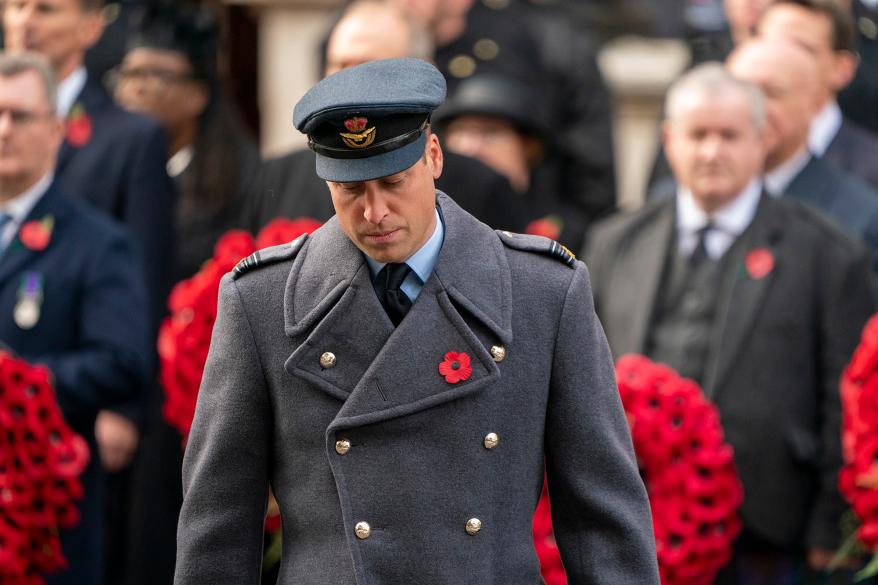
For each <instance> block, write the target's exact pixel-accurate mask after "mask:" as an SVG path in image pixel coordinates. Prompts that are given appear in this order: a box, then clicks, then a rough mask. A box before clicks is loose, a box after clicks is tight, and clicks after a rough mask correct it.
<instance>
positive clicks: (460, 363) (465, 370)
mask: <svg viewBox="0 0 878 585" xmlns="http://www.w3.org/2000/svg"><path fill="white" fill-rule="evenodd" d="M439 373H440V374H441V375H443V376H445V381H446V382H448V383H449V384H457V383H458V382H460V381H461V380H468V379H469V377H470V376H471V375H472V373H473V368H472V366H471V365H470V358H469V355H467V354H465V353H463V352H462V351H461V352H456V351H449V352H448V353H446V354H445V360H444V361H442V362H441V363H440V364H439Z"/></svg>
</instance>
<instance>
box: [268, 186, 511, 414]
mask: <svg viewBox="0 0 878 585" xmlns="http://www.w3.org/2000/svg"><path fill="white" fill-rule="evenodd" d="M438 203H439V205H440V209H441V211H442V215H443V218H444V220H445V241H444V243H443V246H442V251H441V252H440V255H439V259H438V261H437V264H436V267H435V268H434V271H433V274H432V276H431V277H430V278H429V279H428V281H427V283H426V284H425V285H424V288H423V290H422V291H421V293H420V295H419V296H418V298H417V299H416V301H415V303H414V304H413V305H412V308H411V310H410V311H409V314H408V315H407V316H406V318H405V319H403V321H402V322H401V323H400V324H399V326H398V327H396V328H394V327H393V325H392V324H391V323H390V320H389V319H388V317H387V315H386V313H385V312H384V309H383V308H382V307H381V305H380V303H379V302H378V299H377V297H376V295H375V292H374V290H373V288H372V283H371V275H370V273H369V269H368V266H367V265H366V263H365V261H364V259H363V257H362V254H361V253H360V252H359V251H358V250H357V249H356V248H355V247H354V246H353V244H352V243H351V242H350V241H349V240H348V239H347V237H346V236H344V234H343V233H342V232H341V229H340V228H339V227H338V224H337V220H335V219H333V220H330V222H328V223H327V224H326V225H325V226H324V227H323V228H322V229H321V230H319V231H318V232H316V233H315V234H314V237H312V238H311V239H310V240H309V242H308V246H307V248H306V249H305V250H303V252H305V253H304V254H302V253H300V255H299V257H297V259H296V261H295V264H294V267H293V270H292V271H291V277H290V281H289V282H288V283H287V291H286V301H285V316H286V323H285V328H286V332H287V334H288V335H290V336H292V337H297V336H301V337H304V340H303V342H302V343H301V344H299V345H298V347H297V349H296V350H295V351H294V353H293V354H292V355H291V356H290V358H289V359H288V360H287V362H286V364H285V368H286V370H287V371H288V372H289V373H290V374H293V375H295V376H299V377H302V378H304V379H306V380H308V381H309V382H311V383H313V384H314V385H315V386H316V387H318V388H320V389H321V390H323V391H324V392H326V393H327V394H329V395H331V396H333V397H335V398H337V399H338V400H342V401H344V404H343V405H342V406H341V408H340V411H339V412H338V414H337V416H336V418H335V420H334V422H333V423H332V425H331V426H330V430H337V429H340V428H348V427H352V426H358V425H362V424H368V423H372V422H376V421H379V420H385V419H388V418H393V417H396V416H402V415H405V414H409V413H412V412H416V411H418V410H422V409H425V408H430V407H432V406H435V405H438V404H441V403H444V402H447V401H449V400H454V399H457V398H460V397H462V396H465V395H468V394H471V393H473V392H476V391H478V390H479V389H481V388H483V387H484V386H485V385H487V384H489V383H490V382H491V381H493V380H495V379H497V378H498V377H499V375H500V372H499V369H498V367H497V365H496V363H494V361H493V359H492V358H491V356H490V354H489V352H488V350H487V349H486V348H485V347H484V345H483V344H482V342H481V341H480V340H479V338H478V337H477V336H476V334H475V333H474V332H473V331H472V330H471V328H470V325H469V324H468V320H473V319H474V320H476V321H478V322H479V323H480V326H481V327H484V328H485V329H486V330H488V331H489V332H490V334H491V335H492V336H493V337H494V338H495V339H496V340H497V342H498V343H503V344H508V343H510V342H511V341H512V327H511V321H512V306H511V279H510V275H509V268H508V265H507V264H506V256H505V250H504V249H503V246H502V243H501V242H500V240H499V238H497V237H496V235H495V234H494V233H493V231H491V230H489V229H487V228H486V227H485V226H484V225H482V224H480V223H478V222H477V221H476V220H474V219H473V218H472V217H470V216H468V215H467V214H466V213H465V212H463V211H462V210H461V209H460V208H459V207H458V206H457V205H456V204H455V203H453V202H452V201H451V200H450V199H449V198H448V197H447V196H445V195H443V194H440V195H439V197H438ZM476 252H478V253H476ZM486 265H490V266H499V267H500V269H499V270H485V269H484V266H486ZM321 267H322V272H321ZM325 351H332V352H333V353H334V354H336V356H337V363H336V365H335V366H334V367H332V368H329V369H324V368H322V367H321V366H320V356H321V355H322V353H323V352H325ZM449 351H457V352H464V353H467V354H468V355H469V356H470V359H471V365H472V374H471V375H470V377H469V378H468V379H467V380H463V381H460V382H457V383H455V384H451V383H448V382H446V381H445V378H444V377H443V376H442V375H440V374H439V363H440V362H442V360H443V358H444V355H445V353H447V352H449Z"/></svg>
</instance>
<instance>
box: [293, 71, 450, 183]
mask: <svg viewBox="0 0 878 585" xmlns="http://www.w3.org/2000/svg"><path fill="white" fill-rule="evenodd" d="M444 99H445V78H444V77H443V76H442V74H441V73H439V70H438V69H436V68H435V67H434V66H433V65H431V64H430V63H427V62H426V61H422V60H420V59H413V58H408V57H407V58H403V59H384V60H380V61H371V62H369V63H364V64H363V65H359V66H357V67H351V68H350V69H344V70H342V71H339V72H338V73H335V74H333V75H330V76H329V77H326V78H325V79H323V80H322V81H320V82H319V83H318V84H317V85H315V86H314V87H312V88H311V89H310V90H308V92H306V93H305V95H304V96H303V97H302V99H301V100H299V102H298V103H297V104H296V106H295V108H294V110H293V124H294V125H295V126H296V128H297V129H298V130H299V131H301V132H303V133H304V134H307V135H308V146H309V147H310V148H311V149H312V150H314V152H316V153H317V164H316V170H317V175H318V176H320V178H322V179H324V180H327V181H335V182H342V183H345V182H355V181H368V180H371V179H377V178H379V177H385V176H388V175H392V174H395V173H398V172H400V171H404V170H405V169H407V168H409V167H410V166H412V165H413V164H415V162H417V160H418V159H419V158H420V157H421V155H422V154H423V152H424V146H425V144H426V132H425V130H426V127H427V124H429V121H430V115H431V114H432V112H433V110H434V109H436V107H438V106H439V104H441V103H442V101H443V100H444Z"/></svg>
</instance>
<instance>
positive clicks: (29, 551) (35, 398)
mask: <svg viewBox="0 0 878 585" xmlns="http://www.w3.org/2000/svg"><path fill="white" fill-rule="evenodd" d="M49 380H50V374H49V371H48V370H46V369H45V368H42V367H33V366H31V365H29V364H27V363H25V362H23V361H21V360H19V359H16V358H14V357H12V356H11V355H10V354H8V353H6V352H3V351H0V430H2V432H0V583H3V584H10V585H12V584H14V585H40V584H42V583H45V580H44V579H43V578H42V577H41V575H43V574H46V573H51V572H54V571H57V570H60V569H64V568H66V567H67V561H66V559H65V558H64V555H63V554H62V553H61V544H60V541H59V538H58V534H59V530H60V529H65V528H70V527H72V526H74V525H75V524H76V523H77V522H79V511H78V510H77V508H76V501H77V500H80V499H82V496H83V491H82V484H81V483H80V481H79V475H80V474H81V473H82V472H83V470H84V469H85V467H86V465H87V464H88V460H89V452H88V444H87V443H86V442H85V440H84V439H83V438H82V437H80V436H79V435H77V434H76V433H74V432H73V431H72V430H71V429H70V427H68V426H67V423H66V422H65V421H64V418H63V416H62V415H61V411H60V410H59V409H58V405H57V403H56V401H55V393H54V391H53V390H52V386H51V384H50V381H49Z"/></svg>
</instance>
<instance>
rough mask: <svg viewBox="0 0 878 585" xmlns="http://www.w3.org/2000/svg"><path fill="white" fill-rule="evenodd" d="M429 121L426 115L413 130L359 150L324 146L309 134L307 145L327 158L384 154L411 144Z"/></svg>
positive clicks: (365, 156)
mask: <svg viewBox="0 0 878 585" xmlns="http://www.w3.org/2000/svg"><path fill="white" fill-rule="evenodd" d="M429 123H430V117H429V116H428V117H427V118H426V119H425V120H424V121H423V122H421V125H420V126H419V127H417V128H415V129H414V130H411V131H409V132H406V133H405V134H401V135H399V136H394V137H393V138H388V139H387V140H382V141H381V142H376V143H374V144H372V145H371V146H368V147H366V148H361V149H359V150H352V149H347V148H337V147H334V146H324V145H322V144H318V143H317V142H315V141H314V138H313V137H312V136H310V135H309V136H308V147H309V148H310V149H311V150H313V151H314V152H316V153H317V154H320V155H323V156H328V157H329V158H343V159H352V158H368V157H370V156H376V155H378V154H384V153H385V152H391V151H393V150H396V149H397V148H402V147H403V146H405V145H406V144H411V143H412V142H414V141H415V140H417V139H418V138H419V137H420V136H421V134H422V133H423V132H424V129H425V128H426V127H427V124H429Z"/></svg>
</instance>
